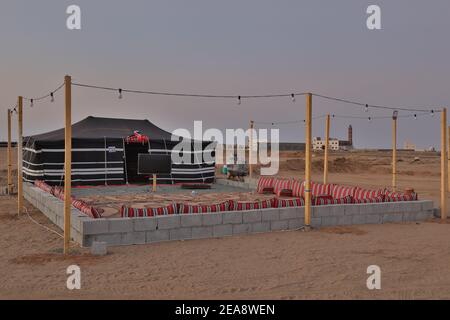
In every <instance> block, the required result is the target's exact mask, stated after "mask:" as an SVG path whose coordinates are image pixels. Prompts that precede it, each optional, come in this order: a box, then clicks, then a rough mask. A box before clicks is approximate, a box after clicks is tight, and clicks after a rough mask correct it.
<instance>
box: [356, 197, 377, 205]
mask: <svg viewBox="0 0 450 320" xmlns="http://www.w3.org/2000/svg"><path fill="white" fill-rule="evenodd" d="M353 201H354V203H358V204H360V203H380V202H384V196H378V197H374V198H366V199H353Z"/></svg>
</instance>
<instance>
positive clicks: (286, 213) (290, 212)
mask: <svg viewBox="0 0 450 320" xmlns="http://www.w3.org/2000/svg"><path fill="white" fill-rule="evenodd" d="M301 216H302V210H301V209H300V208H299V207H292V208H280V220H289V219H296V218H300V217H301Z"/></svg>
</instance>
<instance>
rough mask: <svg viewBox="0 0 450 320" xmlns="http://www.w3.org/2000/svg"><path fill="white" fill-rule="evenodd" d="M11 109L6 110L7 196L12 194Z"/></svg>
mask: <svg viewBox="0 0 450 320" xmlns="http://www.w3.org/2000/svg"><path fill="white" fill-rule="evenodd" d="M11 154H12V152H11V109H8V152H7V162H8V188H7V189H8V194H11V193H12V185H13V184H12V158H11Z"/></svg>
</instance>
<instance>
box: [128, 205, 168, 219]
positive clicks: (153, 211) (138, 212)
mask: <svg viewBox="0 0 450 320" xmlns="http://www.w3.org/2000/svg"><path fill="white" fill-rule="evenodd" d="M176 213H177V205H176V204H175V203H173V204H171V205H168V206H166V207H158V208H130V207H127V206H122V208H121V209H120V216H121V217H122V218H134V217H154V216H167V215H172V214H176Z"/></svg>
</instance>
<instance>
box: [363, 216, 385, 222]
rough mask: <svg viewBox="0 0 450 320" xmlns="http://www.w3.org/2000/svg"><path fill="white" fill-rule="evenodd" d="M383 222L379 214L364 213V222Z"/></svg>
mask: <svg viewBox="0 0 450 320" xmlns="http://www.w3.org/2000/svg"><path fill="white" fill-rule="evenodd" d="M382 222H383V219H382V215H381V214H369V215H366V223H368V224H380V223H382Z"/></svg>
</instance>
